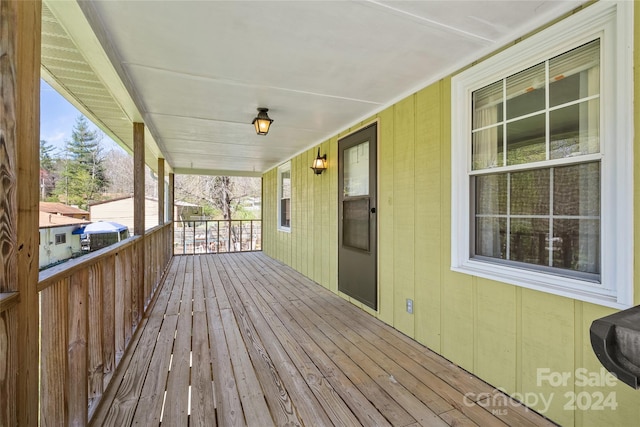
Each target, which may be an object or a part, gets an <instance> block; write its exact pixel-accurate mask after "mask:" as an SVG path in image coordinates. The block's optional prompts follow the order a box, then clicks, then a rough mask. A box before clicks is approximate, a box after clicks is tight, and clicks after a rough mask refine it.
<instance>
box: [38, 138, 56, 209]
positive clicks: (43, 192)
mask: <svg viewBox="0 0 640 427" xmlns="http://www.w3.org/2000/svg"><path fill="white" fill-rule="evenodd" d="M54 150H55V147H54V146H53V145H51V144H49V143H48V142H47V141H45V140H44V139H41V140H40V200H46V199H47V198H48V197H50V196H51V194H52V193H53V190H54V188H55V183H56V179H55V178H56V175H55V160H56V159H55V157H54V155H53V151H54Z"/></svg>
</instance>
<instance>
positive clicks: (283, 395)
mask: <svg viewBox="0 0 640 427" xmlns="http://www.w3.org/2000/svg"><path fill="white" fill-rule="evenodd" d="M159 292H160V293H159V295H158V297H157V299H156V301H155V302H154V303H153V304H152V306H151V308H150V310H149V312H148V313H147V317H146V318H145V320H144V324H143V329H141V330H140V331H139V332H138V333H137V334H136V336H135V337H134V341H132V343H133V344H134V345H135V347H133V348H131V349H129V351H127V353H126V354H125V358H123V360H122V364H121V366H120V367H119V368H118V370H117V371H116V372H115V373H114V376H113V377H114V382H113V383H112V384H111V385H110V386H109V388H108V389H107V390H106V391H105V395H104V398H103V401H102V402H101V403H100V405H99V407H98V408H97V410H96V412H95V414H94V415H93V418H92V424H93V425H118V426H121V425H165V426H188V425H192V426H193V425H196V426H198V425H207V426H215V425H220V426H244V425H248V426H265V425H291V426H296V425H299V426H303V425H314V426H324V425H340V426H342V425H367V426H383V425H395V426H413V425H415V426H419V425H429V426H431V425H436V426H437V425H443V426H444V425H452V426H453V425H455V426H474V425H482V426H504V425H530V426H547V425H553V424H552V423H551V422H549V421H548V420H546V419H545V418H544V417H541V416H539V415H538V414H536V413H535V412H534V411H531V410H528V409H527V408H526V407H524V406H518V405H515V404H514V405H509V406H508V407H506V408H505V407H503V406H500V407H495V408H494V407H491V405H489V404H487V402H486V401H481V402H473V401H471V400H469V399H468V398H467V399H465V395H466V394H467V393H470V394H472V395H475V396H478V395H481V396H487V394H481V393H498V392H499V391H497V390H496V389H495V388H493V387H491V386H490V385H488V384H486V383H484V382H483V381H481V380H479V379H477V378H476V377H474V376H472V375H471V374H469V373H468V372H466V371H464V370H462V369H461V368H459V367H457V366H455V365H453V364H452V363H450V362H449V361H447V360H446V359H443V358H441V357H440V356H438V355H437V354H435V353H433V352H431V351H430V350H428V349H427V348H425V347H423V346H421V345H420V344H418V343H417V342H415V341H413V340H411V339H409V338H408V337H406V336H405V335H403V334H401V333H399V332H397V331H395V330H393V329H392V328H391V327H389V326H388V325H385V324H383V323H382V322H380V321H378V320H377V319H375V318H373V317H371V316H370V315H368V314H367V313H365V312H364V311H362V310H360V309H358V308H357V307H355V306H354V305H352V304H350V303H348V302H347V301H345V300H343V299H342V298H340V297H338V296H336V295H334V294H332V293H331V292H329V291H327V290H326V289H324V288H322V287H321V286H319V285H317V284H315V283H313V282H312V281H311V280H309V279H307V278H305V277H303V276H301V275H300V274H298V273H297V272H295V271H293V270H292V269H290V268H289V267H286V266H284V265H282V264H280V263H279V262H277V261H275V260H272V259H270V258H268V257H267V256H265V255H264V254H262V253H242V254H221V255H213V254H212V255H195V256H181V257H176V258H175V259H174V260H173V262H172V264H171V269H170V271H169V273H168V274H167V279H166V280H165V281H164V283H163V284H162V287H161V288H160V291H159ZM165 395H166V397H165ZM507 399H508V398H506V396H505V397H504V399H503V400H502V401H505V402H506V401H507ZM492 401H496V400H495V399H492ZM497 401H499V400H497ZM505 409H506V411H505Z"/></svg>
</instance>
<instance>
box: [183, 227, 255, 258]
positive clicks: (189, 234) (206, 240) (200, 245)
mask: <svg viewBox="0 0 640 427" xmlns="http://www.w3.org/2000/svg"><path fill="white" fill-rule="evenodd" d="M261 250H262V220H260V219H232V220H190V221H174V226H173V253H174V255H181V254H190V255H192V254H207V253H209V254H210V253H221V252H251V251H261Z"/></svg>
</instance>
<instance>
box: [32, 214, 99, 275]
mask: <svg viewBox="0 0 640 427" xmlns="http://www.w3.org/2000/svg"><path fill="white" fill-rule="evenodd" d="M87 224H89V221H85V220H83V219H76V218H69V217H67V216H63V215H55V214H51V213H48V212H42V211H40V227H39V228H40V262H39V266H40V268H43V267H46V266H49V265H52V264H56V263H59V262H61V261H65V260H67V259H69V258H73V257H74V256H77V255H80V254H81V247H80V233H79V232H78V231H79V230H81V228H82V227H83V226H85V225H87Z"/></svg>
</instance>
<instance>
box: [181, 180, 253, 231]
mask: <svg viewBox="0 0 640 427" xmlns="http://www.w3.org/2000/svg"><path fill="white" fill-rule="evenodd" d="M260 189H261V183H260V178H247V177H229V176H194V175H189V176H186V175H178V176H176V180H175V192H176V193H175V194H176V198H177V199H178V200H185V201H188V202H193V203H198V204H203V202H204V205H205V206H204V207H205V208H206V207H207V206H211V207H212V208H214V210H215V211H217V212H219V216H220V217H221V218H220V219H227V220H228V219H245V218H247V216H248V215H250V213H247V212H245V211H244V210H243V202H245V201H246V200H247V199H248V198H259V197H260Z"/></svg>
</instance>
